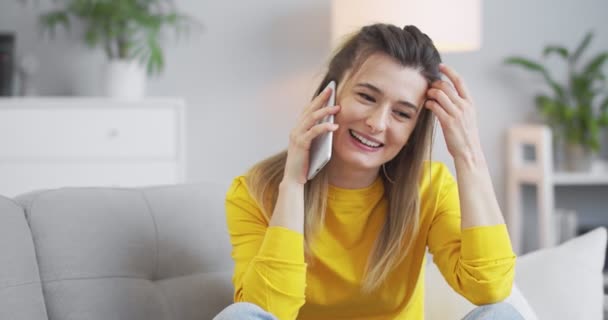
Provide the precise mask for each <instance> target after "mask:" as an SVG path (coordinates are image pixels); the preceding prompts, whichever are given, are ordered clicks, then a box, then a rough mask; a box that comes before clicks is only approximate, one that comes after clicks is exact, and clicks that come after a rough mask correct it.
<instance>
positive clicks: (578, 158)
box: [564, 143, 593, 172]
mask: <svg viewBox="0 0 608 320" xmlns="http://www.w3.org/2000/svg"><path fill="white" fill-rule="evenodd" d="M564 151H565V152H564V165H565V170H566V171H576V172H588V171H590V170H591V163H592V162H593V153H592V152H591V150H589V148H585V147H583V146H582V145H580V144H573V143H566V144H565V146H564Z"/></svg>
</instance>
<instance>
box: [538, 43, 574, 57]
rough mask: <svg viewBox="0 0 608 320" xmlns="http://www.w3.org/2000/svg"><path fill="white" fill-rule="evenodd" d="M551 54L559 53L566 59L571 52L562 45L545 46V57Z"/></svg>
mask: <svg viewBox="0 0 608 320" xmlns="http://www.w3.org/2000/svg"><path fill="white" fill-rule="evenodd" d="M551 54H557V55H559V56H560V57H562V58H564V59H566V60H567V59H568V57H569V56H570V53H569V52H568V49H566V48H564V47H561V46H547V47H545V50H544V51H543V57H548V56H549V55H551Z"/></svg>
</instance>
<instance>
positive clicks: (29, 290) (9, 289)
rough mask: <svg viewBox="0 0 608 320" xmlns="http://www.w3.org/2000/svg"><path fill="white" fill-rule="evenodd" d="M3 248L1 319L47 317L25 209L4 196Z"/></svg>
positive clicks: (0, 200) (0, 214) (0, 212)
mask: <svg viewBox="0 0 608 320" xmlns="http://www.w3.org/2000/svg"><path fill="white" fill-rule="evenodd" d="M0 252H2V254H0V319H17V320H18V319H23V320H30V319H31V320H45V319H47V316H46V309H45V305H44V299H43V295H42V287H41V284H40V275H39V273H38V265H37V263H36V253H35V251H34V244H33V243H32V235H31V233H30V228H29V227H28V225H27V222H26V220H25V215H24V212H23V209H22V208H21V207H20V206H19V205H17V204H16V203H15V202H13V201H12V200H9V199H7V198H4V197H1V196H0Z"/></svg>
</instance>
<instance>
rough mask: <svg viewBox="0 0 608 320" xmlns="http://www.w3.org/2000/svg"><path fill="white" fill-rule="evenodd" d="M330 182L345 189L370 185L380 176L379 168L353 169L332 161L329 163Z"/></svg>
mask: <svg viewBox="0 0 608 320" xmlns="http://www.w3.org/2000/svg"><path fill="white" fill-rule="evenodd" d="M327 172H328V177H329V184H330V185H332V186H335V187H338V188H343V189H362V188H365V187H368V186H370V185H371V184H372V183H374V181H376V179H377V178H378V172H379V170H378V169H360V168H358V169H353V168H352V167H349V166H346V165H343V164H338V163H337V162H336V161H330V162H329V163H328V164H327Z"/></svg>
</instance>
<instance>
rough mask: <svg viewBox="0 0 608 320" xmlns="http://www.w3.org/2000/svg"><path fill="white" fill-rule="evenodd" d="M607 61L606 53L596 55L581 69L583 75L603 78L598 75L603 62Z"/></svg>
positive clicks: (607, 54) (607, 53)
mask: <svg viewBox="0 0 608 320" xmlns="http://www.w3.org/2000/svg"><path fill="white" fill-rule="evenodd" d="M606 59H608V52H602V53H600V54H598V55H596V56H595V57H594V58H593V59H591V61H590V62H589V63H587V65H586V66H585V67H584V68H583V74H587V75H589V76H590V77H593V78H596V77H597V75H599V76H601V78H602V79H603V78H604V75H603V74H601V73H600V71H601V69H602V66H603V64H604V62H606Z"/></svg>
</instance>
